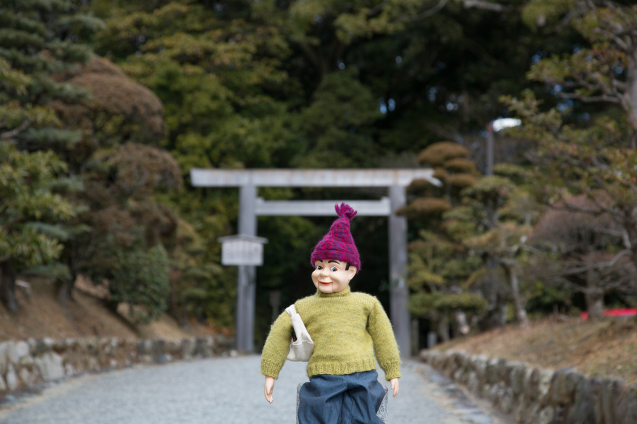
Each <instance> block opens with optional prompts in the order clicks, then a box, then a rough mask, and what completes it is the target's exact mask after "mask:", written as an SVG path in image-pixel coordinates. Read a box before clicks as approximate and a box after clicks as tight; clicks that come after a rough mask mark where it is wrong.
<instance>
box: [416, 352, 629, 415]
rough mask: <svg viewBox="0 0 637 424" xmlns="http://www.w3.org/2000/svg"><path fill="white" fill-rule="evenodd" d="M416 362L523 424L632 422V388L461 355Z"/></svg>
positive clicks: (431, 355) (433, 355) (429, 355)
mask: <svg viewBox="0 0 637 424" xmlns="http://www.w3.org/2000/svg"><path fill="white" fill-rule="evenodd" d="M420 359H421V360H423V361H424V362H426V363H428V364H430V365H431V366H432V367H433V368H435V369H436V370H438V371H441V372H442V373H443V374H445V375H446V376H447V377H449V378H451V379H452V380H454V381H455V382H457V383H460V384H461V385H464V386H465V387H466V388H467V389H468V390H469V391H470V392H472V393H473V394H475V395H477V396H479V397H481V398H484V399H487V400H488V401H489V402H490V403H491V404H492V405H493V406H494V407H496V408H497V409H499V410H500V411H502V412H504V413H505V414H508V415H509V416H511V417H512V418H513V419H514V420H515V421H516V422H518V423H524V424H567V423H568V424H637V386H633V387H629V386H628V385H627V384H626V383H625V382H624V381H623V380H618V379H611V378H607V379H600V378H597V377H587V376H585V375H584V374H582V373H580V372H577V371H576V370H574V369H572V368H564V369H560V370H557V371H552V370H548V369H542V368H533V367H531V366H529V365H528V364H525V363H522V362H515V361H506V360H504V359H495V358H488V357H486V356H482V355H468V354H466V353H464V352H440V351H432V350H423V351H422V352H421V353H420Z"/></svg>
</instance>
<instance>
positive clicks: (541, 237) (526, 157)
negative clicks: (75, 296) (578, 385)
mask: <svg viewBox="0 0 637 424" xmlns="http://www.w3.org/2000/svg"><path fill="white" fill-rule="evenodd" d="M628 3H629V2H624V1H617V2H601V1H600V2H597V1H588V0H586V1H585V0H555V1H550V2H548V1H546V0H503V1H502V2H501V3H497V2H494V1H472V0H471V1H470V0H443V1H439V0H423V1H419V2H414V1H412V0H393V1H379V0H356V1H352V2H337V1H332V0H314V1H297V0H295V1H278V0H260V1H248V0H228V1H210V0H153V1H142V0H129V1H118V0H116V1H111V0H92V1H88V2H87V1H75V0H38V1H27V2H23V1H9V2H4V3H3V4H2V6H0V85H1V86H2V90H0V195H1V198H0V225H1V227H0V234H1V235H2V239H0V272H1V273H2V287H3V291H2V293H3V299H4V301H5V304H6V305H7V306H8V307H9V308H10V309H11V310H13V311H15V310H16V308H17V307H18V305H17V303H16V299H15V293H14V288H13V281H14V279H15V275H16V274H17V273H23V274H34V273H37V274H41V275H46V276H48V277H50V278H51V279H52V280H54V281H55V283H56V284H57V287H58V289H59V293H60V297H61V300H62V301H66V299H68V298H69V296H71V295H72V289H73V283H74V281H75V280H76V278H77V277H78V275H85V276H88V277H90V278H91V280H92V281H93V282H94V283H95V284H103V285H105V286H106V287H108V289H109V293H110V297H109V299H108V301H109V302H110V303H111V305H112V306H113V307H114V308H116V307H117V306H118V304H126V305H128V307H129V308H128V310H129V311H130V313H131V316H133V317H134V318H137V319H139V320H142V321H148V320H150V319H153V318H154V317H156V316H157V315H158V314H160V313H162V312H163V311H165V310H167V311H169V312H170V313H171V314H172V315H173V316H175V317H176V318H177V319H178V320H179V322H180V323H182V324H186V323H187V322H188V320H189V319H197V320H199V321H201V322H208V323H210V324H212V325H215V326H218V327H219V326H224V327H229V328H231V327H232V326H233V321H234V314H235V311H234V304H235V299H234V296H235V275H234V270H233V269H232V268H225V267H222V266H221V265H220V258H219V256H220V246H219V244H218V242H217V238H218V237H220V236H224V235H228V234H232V233H234V232H235V231H236V230H235V226H236V216H237V207H238V206H237V203H238V202H237V193H236V190H232V189H227V190H213V189H194V188H192V187H190V185H189V181H190V180H189V171H190V169H191V168H193V167H208V168H275V167H276V168H374V167H417V166H430V167H432V168H434V171H435V174H434V176H435V177H436V178H438V179H439V180H440V181H441V185H440V186H433V185H431V184H430V183H428V182H427V181H414V182H413V183H412V184H411V186H410V187H409V199H408V200H409V203H408V205H407V206H406V207H405V208H403V210H402V211H401V213H402V214H404V215H405V216H407V217H408V219H409V220H410V221H409V222H410V226H409V228H410V241H411V244H410V265H409V276H408V277H409V278H408V281H409V285H410V287H411V289H412V297H411V301H410V310H411V312H412V314H413V315H414V317H417V318H419V319H420V323H421V324H423V325H422V327H421V329H422V330H421V331H422V332H423V333H424V332H425V331H427V330H434V331H437V332H438V334H439V335H440V337H441V338H443V339H446V338H448V337H450V336H451V334H450V330H452V332H453V334H455V335H457V334H465V333H467V332H468V331H470V329H471V328H478V327H490V326H497V325H502V324H504V323H506V322H508V321H511V320H517V321H518V322H520V323H522V324H523V323H525V322H526V321H527V310H528V311H529V312H530V313H533V312H540V311H545V310H551V309H552V308H553V307H554V306H555V307H561V308H566V307H570V308H571V309H572V310H573V311H575V309H576V308H580V309H583V308H588V309H589V311H590V312H591V316H592V317H598V316H599V315H600V314H601V313H602V308H603V302H604V301H605V300H606V301H607V302H608V301H610V302H614V303H617V304H622V305H629V304H631V302H634V300H633V299H634V294H635V279H634V275H635V271H634V270H635V269H637V221H636V220H637V218H636V217H635V214H634V209H635V201H636V198H635V193H634V192H635V175H634V174H635V165H636V163H637V157H636V156H635V153H634V152H635V143H636V141H635V140H637V135H636V134H637V130H636V128H637V124H636V122H637V119H636V118H635V116H634V115H635V110H637V98H633V97H635V93H637V89H635V84H637V62H636V60H635V57H637V55H636V53H635V52H636V50H635V49H637V39H635V36H634V33H635V27H636V26H637V18H636V16H637V8H635V6H632V5H630V4H628ZM509 115H517V116H519V117H520V118H521V119H522V121H523V125H522V126H521V127H519V128H517V129H513V130H509V131H507V132H500V133H498V134H496V136H495V138H496V149H495V159H496V163H498V165H497V166H496V167H495V168H494V171H495V172H494V175H483V171H484V170H485V159H484V158H485V156H486V155H485V153H486V152H485V150H486V142H485V135H486V133H485V129H486V128H487V126H488V125H489V123H490V122H491V121H493V120H494V119H496V118H498V117H502V116H509ZM441 140H451V141H441ZM259 195H260V196H261V197H264V198H266V199H269V200H284V199H326V198H327V199H333V198H338V199H352V198H354V199H368V198H378V197H379V196H380V195H386V194H385V193H381V192H379V191H377V190H354V189H338V190H337V189H333V190H332V189H330V190H315V189H294V190H292V189H273V188H261V189H260V190H259ZM330 222H331V220H330V219H328V218H325V219H318V218H317V219H309V218H300V217H289V218H269V217H268V218H260V219H259V235H261V236H265V237H268V238H269V239H270V243H269V244H268V245H267V247H266V253H265V265H264V266H263V267H261V268H260V269H259V272H258V281H257V296H258V299H257V304H258V308H257V314H258V316H259V318H260V319H258V320H257V322H261V323H263V324H262V325H261V326H260V327H259V328H257V334H256V335H255V337H256V340H257V342H258V343H260V342H262V340H263V338H264V335H265V333H266V332H267V329H268V325H269V318H270V317H271V316H272V310H271V308H270V306H269V301H268V300H269V295H270V293H271V292H280V293H281V297H282V300H281V302H282V305H281V306H284V305H285V304H286V303H291V302H292V301H294V300H295V299H297V298H298V297H300V296H303V295H306V294H309V293H311V292H312V291H313V286H312V284H311V283H310V279H309V268H308V264H307V262H308V257H309V253H310V251H311V248H312V246H313V244H314V243H315V242H316V241H317V240H318V239H319V238H320V237H321V235H322V234H324V233H325V232H326V230H327V228H328V226H329V224H330ZM575 222H577V223H579V224H577V225H575V224H574V223H575ZM565 224H569V225H565ZM556 229H559V231H557V230H556ZM352 231H353V233H354V235H355V239H356V241H357V243H358V245H359V247H360V251H361V256H362V257H363V259H364V261H365V264H366V265H365V272H362V273H361V274H360V275H359V276H357V278H356V279H355V280H354V285H355V288H356V289H359V290H363V291H367V292H370V293H373V294H375V295H378V296H379V298H380V299H381V301H382V302H384V304H385V306H386V307H388V306H389V302H388V300H389V296H388V293H389V288H390V286H391V285H390V284H389V283H388V281H387V278H386V277H383V276H385V275H387V248H388V246H387V240H386V238H385V237H384V236H383V237H379V236H378V234H386V233H387V224H386V222H385V220H383V219H380V218H367V217H361V218H360V219H357V220H355V221H353V222H352ZM567 241H568V242H567ZM291 252H293V253H294V254H291ZM581 294H583V295H584V296H583V298H582V297H581ZM563 310H564V309H563ZM422 339H423V340H424V337H423V338H422Z"/></svg>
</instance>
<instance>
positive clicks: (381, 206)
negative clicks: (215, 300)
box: [190, 168, 441, 357]
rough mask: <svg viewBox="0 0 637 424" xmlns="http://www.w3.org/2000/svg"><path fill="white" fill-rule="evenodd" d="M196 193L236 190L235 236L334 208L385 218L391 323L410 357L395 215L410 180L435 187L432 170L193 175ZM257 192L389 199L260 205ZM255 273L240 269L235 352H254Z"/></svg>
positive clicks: (402, 226) (401, 237) (403, 224)
mask: <svg viewBox="0 0 637 424" xmlns="http://www.w3.org/2000/svg"><path fill="white" fill-rule="evenodd" d="M190 179H191V181H192V185H193V186H195V187H239V225H238V226H239V228H238V233H239V234H244V235H248V236H256V235H257V216H276V215H279V216H280V215H299V216H331V215H335V214H336V212H335V211H334V204H336V203H341V202H345V203H348V204H350V205H351V206H352V207H353V208H354V209H355V210H356V211H358V215H359V216H366V215H367V216H387V217H388V218H389V234H388V236H389V279H390V283H391V289H390V310H389V312H390V314H389V315H390V319H391V322H392V326H393V328H394V334H395V335H396V341H397V342H398V347H399V349H400V352H401V355H402V356H405V357H407V356H410V350H411V344H410V339H411V338H410V317H409V311H408V309H407V301H408V300H409V288H408V287H407V284H406V282H405V276H406V274H407V219H406V218H405V217H402V216H398V215H396V211H397V210H398V209H400V208H401V207H403V206H404V205H405V204H406V194H405V187H406V186H407V185H409V184H410V183H411V181H412V180H414V179H426V180H428V181H429V182H431V183H432V184H434V185H440V184H441V183H440V181H439V180H437V179H436V178H434V177H433V170H431V169H422V168H418V169H338V170H337V169H312V170H291V169H287V170H284V169H252V170H220V169H196V168H195V169H192V170H191V171H190ZM257 187H387V188H388V190H389V191H388V195H389V197H388V198H386V197H385V198H382V199H381V200H380V201H368V200H351V201H347V200H334V201H324V200H323V201H264V200H263V199H261V198H257ZM255 277H256V267H254V266H240V267H239V275H238V281H237V316H236V326H237V331H236V340H237V350H239V351H241V352H245V353H251V352H253V351H254V310H255V288H256V284H255Z"/></svg>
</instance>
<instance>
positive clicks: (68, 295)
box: [56, 277, 75, 309]
mask: <svg viewBox="0 0 637 424" xmlns="http://www.w3.org/2000/svg"><path fill="white" fill-rule="evenodd" d="M56 286H57V289H58V301H59V302H60V304H61V305H62V307H63V308H64V309H66V305H67V303H68V301H69V300H74V299H73V287H75V278H74V277H71V280H67V279H61V280H58V281H57V284H56Z"/></svg>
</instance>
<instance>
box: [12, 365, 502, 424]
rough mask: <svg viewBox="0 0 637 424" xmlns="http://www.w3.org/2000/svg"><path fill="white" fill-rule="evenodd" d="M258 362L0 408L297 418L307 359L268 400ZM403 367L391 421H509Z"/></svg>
mask: <svg viewBox="0 0 637 424" xmlns="http://www.w3.org/2000/svg"><path fill="white" fill-rule="evenodd" d="M259 363H260V357H259V356H244V357H238V358H215V359H207V360H199V361H194V362H180V363H175V364H170V365H163V366H149V367H140V368H133V369H127V370H123V371H117V372H112V373H105V374H96V375H87V376H83V377H79V378H74V379H71V380H70V381H66V382H63V383H60V384H55V385H52V386H51V387H48V388H45V389H44V390H43V391H42V392H41V393H39V394H38V395H35V396H20V397H19V398H18V400H17V401H15V402H14V403H12V404H6V403H5V405H4V406H0V423H2V424H128V423H130V424H177V423H184V424H185V423H188V424H195V423H197V424H198V423H206V424H208V423H224V424H253V423H264V424H283V423H290V424H294V422H295V408H296V386H297V384H298V383H300V382H305V381H308V379H307V377H306V375H305V364H304V363H298V362H287V363H286V364H285V366H284V368H283V370H282V372H281V375H280V377H279V379H278V380H277V381H276V383H275V385H274V392H273V396H274V403H272V404H271V405H270V404H268V402H267V401H266V400H265V397H264V395H263V383H264V377H263V376H262V375H261V374H260V373H259ZM378 373H379V380H380V381H381V383H383V384H385V385H386V386H389V382H386V381H385V380H384V375H383V372H382V370H380V368H379V370H378ZM402 373H403V377H402V378H401V379H400V393H399V394H398V396H397V397H396V398H393V397H390V400H389V423H390V424H461V423H475V424H505V421H502V420H500V419H499V418H493V415H492V414H491V415H492V416H491V417H490V416H488V415H486V414H485V413H483V412H482V411H481V410H480V409H478V408H477V407H476V406H475V405H474V404H473V403H472V402H471V401H470V400H469V399H467V398H466V397H465V396H464V394H463V393H462V392H461V391H460V390H459V389H457V387H456V386H454V385H453V384H452V383H451V382H450V381H449V380H447V379H445V378H444V377H442V376H441V375H440V374H438V373H436V372H435V371H433V370H432V369H431V368H429V367H428V366H427V365H425V364H422V363H419V362H415V361H406V362H405V364H404V365H403V367H402ZM483 408H484V406H483Z"/></svg>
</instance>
